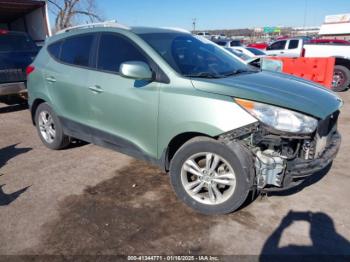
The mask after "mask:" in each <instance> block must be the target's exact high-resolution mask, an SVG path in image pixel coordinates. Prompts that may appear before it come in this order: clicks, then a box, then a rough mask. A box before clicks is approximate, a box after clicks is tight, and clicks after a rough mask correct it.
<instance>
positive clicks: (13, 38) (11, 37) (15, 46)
mask: <svg viewBox="0 0 350 262" xmlns="http://www.w3.org/2000/svg"><path fill="white" fill-rule="evenodd" d="M35 49H36V45H35V44H34V42H33V41H32V40H31V39H30V38H29V36H27V35H25V34H12V33H6V34H0V52H12V51H33V50H35Z"/></svg>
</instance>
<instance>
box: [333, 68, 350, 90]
mask: <svg viewBox="0 0 350 262" xmlns="http://www.w3.org/2000/svg"><path fill="white" fill-rule="evenodd" d="M349 85H350V70H349V69H348V68H347V67H345V66H342V65H336V66H335V67H334V74H333V85H332V90H333V91H335V92H342V91H345V90H347V89H348V87H349Z"/></svg>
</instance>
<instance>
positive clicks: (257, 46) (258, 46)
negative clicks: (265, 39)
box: [247, 43, 269, 50]
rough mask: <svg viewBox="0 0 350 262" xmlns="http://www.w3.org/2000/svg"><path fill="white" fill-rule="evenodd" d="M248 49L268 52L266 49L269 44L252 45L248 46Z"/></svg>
mask: <svg viewBox="0 0 350 262" xmlns="http://www.w3.org/2000/svg"><path fill="white" fill-rule="evenodd" d="M247 46H248V47H253V48H257V49H261V50H266V48H267V47H268V46H269V45H268V44H267V43H252V44H249V45H247Z"/></svg>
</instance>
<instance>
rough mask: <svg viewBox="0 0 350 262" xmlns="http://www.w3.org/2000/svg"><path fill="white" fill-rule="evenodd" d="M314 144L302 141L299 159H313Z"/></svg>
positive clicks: (309, 141)
mask: <svg viewBox="0 0 350 262" xmlns="http://www.w3.org/2000/svg"><path fill="white" fill-rule="evenodd" d="M314 156H315V143H314V142H313V141H311V140H304V142H303V146H302V153H301V157H302V158H303V159H305V160H309V159H314Z"/></svg>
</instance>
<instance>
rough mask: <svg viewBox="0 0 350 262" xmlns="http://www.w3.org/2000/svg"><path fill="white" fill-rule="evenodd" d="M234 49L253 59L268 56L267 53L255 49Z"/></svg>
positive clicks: (237, 47) (236, 47) (239, 47)
mask: <svg viewBox="0 0 350 262" xmlns="http://www.w3.org/2000/svg"><path fill="white" fill-rule="evenodd" d="M232 49H235V50H236V51H238V52H241V53H244V54H245V55H248V56H250V57H252V58H254V57H265V56H266V53H265V52H264V51H262V50H259V49H257V48H253V47H243V46H235V47H232Z"/></svg>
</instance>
